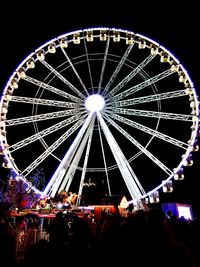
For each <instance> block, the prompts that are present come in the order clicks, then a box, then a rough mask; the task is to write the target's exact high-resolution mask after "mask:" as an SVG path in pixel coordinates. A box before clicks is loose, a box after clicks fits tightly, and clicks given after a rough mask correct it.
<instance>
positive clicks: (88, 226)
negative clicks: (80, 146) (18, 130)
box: [0, 205, 200, 267]
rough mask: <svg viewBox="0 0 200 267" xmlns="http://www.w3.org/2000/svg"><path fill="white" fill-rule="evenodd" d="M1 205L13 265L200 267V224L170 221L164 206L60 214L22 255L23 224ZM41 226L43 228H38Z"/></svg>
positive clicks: (5, 248) (1, 235)
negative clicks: (96, 214)
mask: <svg viewBox="0 0 200 267" xmlns="http://www.w3.org/2000/svg"><path fill="white" fill-rule="evenodd" d="M9 212H10V211H9V208H7V207H5V206H2V205H1V206H0V254H1V261H2V262H4V264H5V263H6V265H7V266H13V267H16V266H19V267H26V266H32V265H33V266H36V265H38V264H40V265H42V264H45V266H48V264H49V265H52V264H62V265H63V266H71V264H73V266H80V265H83V266H86V265H87V266H88V267H90V266H97V267H98V266H101V267H107V266H123V265H124V266H125V265H131V266H140V267H143V266H154V267H157V266H159V267H160V266H162V267H165V266H171V267H174V266H176V267H177V266H182V267H198V266H200V255H199V252H198V248H199V245H200V221H199V220H198V219H194V220H192V221H188V220H186V219H184V217H182V218H177V217H176V216H170V217H167V216H166V214H165V213H164V212H163V211H162V209H160V208H158V207H154V208H150V209H148V210H137V211H133V212H128V214H127V216H121V214H120V213H118V212H117V213H109V212H106V211H105V210H102V211H101V214H100V216H99V217H98V218H97V217H96V218H95V219H94V218H93V219H92V220H91V216H90V217H89V216H88V214H85V215H84V216H82V217H80V216H78V215H76V214H73V213H67V214H64V213H63V211H58V212H57V213H56V214H55V217H54V218H53V219H52V220H51V221H50V223H48V224H47V225H46V226H45V231H46V232H47V234H48V236H49V238H48V239H43V238H41V239H40V240H37V242H35V243H33V244H32V245H31V246H29V247H28V248H27V249H26V250H25V251H24V257H23V258H22V259H20V260H18V259H17V257H16V238H17V234H16V233H17V231H16V230H17V225H16V223H15V224H14V223H13V221H12V220H11V218H10V213H9ZM38 227H39V226H38Z"/></svg>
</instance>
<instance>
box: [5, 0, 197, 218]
mask: <svg viewBox="0 0 200 267" xmlns="http://www.w3.org/2000/svg"><path fill="white" fill-rule="evenodd" d="M190 3H191V2H190ZM121 4H122V3H121ZM154 4H155V3H154ZM154 4H152V5H151V6H145V3H144V2H143V1H142V2H141V5H140V6H137V7H136V6H134V3H133V6H132V5H131V6H132V7H130V6H129V4H128V3H126V1H125V2H124V1H123V6H119V7H117V6H115V8H113V7H108V6H107V5H106V3H102V2H101V3H100V2H99V3H95V2H93V6H80V5H79V3H78V2H77V3H74V4H73V3H72V5H71V6H68V7H67V6H66V5H67V4H66V5H65V6H63V4H61V3H59V2H55V3H54V5H53V6H52V7H50V6H49V7H47V6H41V5H39V4H38V5H35V4H34V5H33V6H31V4H28V5H29V7H26V6H24V7H23V8H24V10H21V9H20V8H22V7H19V6H18V7H15V6H12V7H11V6H9V5H7V7H6V5H5V7H4V8H2V7H1V13H4V14H5V16H6V20H5V19H3V17H2V16H0V23H1V24H0V25H1V27H0V36H1V41H0V48H1V50H0V51H1V56H0V91H2V90H3V88H4V85H5V84H6V82H7V80H8V79H9V77H10V76H11V74H12V72H13V71H14V70H15V68H16V67H17V65H18V64H19V63H20V62H21V61H22V60H23V59H24V58H25V57H26V56H28V55H29V54H30V53H31V52H32V51H34V50H35V49H36V48H37V47H39V46H40V45H42V44H43V43H45V42H47V41H49V40H50V39H52V38H54V37H56V36H59V35H61V34H64V33H67V32H69V31H73V30H78V29H84V28H90V27H101V26H102V27H116V28H122V29H127V30H131V31H133V32H134V33H140V34H143V35H144V36H146V37H149V38H151V39H153V40H155V41H156V42H158V43H159V44H161V45H163V46H164V47H166V48H167V49H168V50H169V51H170V52H172V53H173V54H174V55H175V56H176V57H177V58H178V59H179V61H180V62H181V63H182V64H183V65H184V67H185V69H186V70H187V71H188V73H189V75H190V77H191V79H192V81H193V83H194V86H195V88H196V91H197V94H198V95H200V75H199V62H200V53H199V42H198V41H197V39H198V37H197V34H198V32H199V29H198V24H199V17H198V16H197V15H196V7H195V5H192V4H189V5H188V6H186V7H184V8H180V9H177V10H176V9H175V8H174V7H173V6H170V5H169V6H167V7H166V6H165V7H164V6H163V7H158V6H157V7H155V6H154ZM96 5H97V6H96ZM155 8H156V10H155ZM197 10H198V9H197ZM25 156H26V155H25ZM169 156H170V155H169ZM2 173H3V174H4V170H1V169H0V175H2ZM199 173H200V152H199V151H198V152H196V153H195V154H194V164H193V166H191V167H188V168H187V171H186V173H185V179H184V181H181V182H180V183H179V185H177V186H176V187H177V188H176V192H175V193H174V199H175V201H176V202H179V203H189V204H192V206H193V210H194V213H195V214H196V215H198V214H200V207H199V199H198V198H199V187H198V184H199V178H200V174H199Z"/></svg>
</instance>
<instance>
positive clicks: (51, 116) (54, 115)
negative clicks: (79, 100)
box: [6, 109, 85, 126]
mask: <svg viewBox="0 0 200 267" xmlns="http://www.w3.org/2000/svg"><path fill="white" fill-rule="evenodd" d="M82 111H84V110H81V109H70V110H63V111H56V112H49V113H44V114H40V115H32V116H27V117H20V118H15V119H9V120H6V125H7V126H14V125H19V124H25V123H32V122H38V121H43V120H49V119H56V118H61V117H66V116H72V115H75V114H77V112H80V113H82ZM84 113H85V112H83V114H84Z"/></svg>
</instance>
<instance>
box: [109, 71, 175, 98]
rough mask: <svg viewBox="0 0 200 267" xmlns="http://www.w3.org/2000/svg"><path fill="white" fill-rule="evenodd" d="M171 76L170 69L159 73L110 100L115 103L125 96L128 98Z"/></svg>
mask: <svg viewBox="0 0 200 267" xmlns="http://www.w3.org/2000/svg"><path fill="white" fill-rule="evenodd" d="M172 74H173V72H172V71H171V69H168V70H165V71H163V72H162V73H159V74H157V75H156V76H154V77H151V78H149V79H148V80H145V81H143V82H141V83H139V84H137V85H135V86H133V87H131V88H129V89H127V90H125V91H123V92H122V93H120V94H118V95H115V96H112V100H113V101H117V100H120V99H123V98H125V97H127V96H130V95H132V94H133V93H136V92H138V91H140V90H142V89H144V88H146V87H147V86H149V85H152V84H154V83H156V82H158V81H160V80H162V79H164V78H166V77H168V76H169V75H172Z"/></svg>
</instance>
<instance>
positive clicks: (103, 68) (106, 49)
mask: <svg viewBox="0 0 200 267" xmlns="http://www.w3.org/2000/svg"><path fill="white" fill-rule="evenodd" d="M109 45H110V38H108V39H107V42H106V48H105V52H104V57H103V64H102V67H101V74H100V79H99V85H98V91H97V92H98V94H99V93H100V92H101V87H102V82H103V77H104V72H105V67H106V62H107V56H108V49H109Z"/></svg>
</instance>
